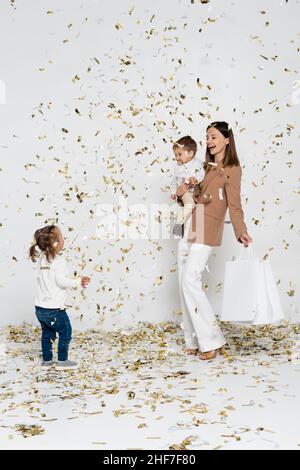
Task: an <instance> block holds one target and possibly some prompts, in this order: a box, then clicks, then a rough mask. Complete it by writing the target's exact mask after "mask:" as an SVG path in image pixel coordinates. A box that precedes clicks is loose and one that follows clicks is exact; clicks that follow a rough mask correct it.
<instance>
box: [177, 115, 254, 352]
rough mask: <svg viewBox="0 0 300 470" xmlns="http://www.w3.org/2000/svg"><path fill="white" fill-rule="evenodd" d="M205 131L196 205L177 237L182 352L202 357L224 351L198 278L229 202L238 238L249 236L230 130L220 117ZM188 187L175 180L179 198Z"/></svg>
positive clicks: (218, 242) (218, 240)
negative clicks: (199, 352) (205, 143)
mask: <svg viewBox="0 0 300 470" xmlns="http://www.w3.org/2000/svg"><path fill="white" fill-rule="evenodd" d="M206 131H207V135H206V142H207V148H206V156H205V163H204V169H205V176H204V179H203V180H202V181H201V182H200V183H199V185H198V187H197V188H196V190H195V193H194V200H195V203H196V206H195V208H194V209H193V212H192V216H191V217H190V219H189V220H188V222H187V224H186V226H185V227H184V229H185V234H184V237H183V238H182V239H181V240H180V241H179V243H178V280H179V294H180V300H181V306H182V313H183V330H184V339H185V344H186V348H187V349H186V352H187V354H197V353H198V350H200V351H201V354H200V359H203V360H207V359H212V358H214V357H216V355H217V353H218V352H224V345H225V343H226V341H225V338H224V336H223V334H222V332H221V330H220V328H219V326H218V324H217V321H216V317H215V315H214V313H213V310H212V308H211V306H210V303H209V302H208V299H207V297H206V295H205V293H204V291H203V289H202V285H201V278H202V274H203V270H204V268H205V266H206V264H207V261H208V258H209V256H210V254H211V252H212V249H213V247H214V246H220V245H221V242H222V235H223V229H224V222H225V215H226V211H227V208H229V215H230V220H231V223H232V225H233V228H234V232H235V236H236V239H237V241H238V242H240V243H243V245H244V246H246V247H247V246H248V245H249V243H251V242H252V239H251V237H250V236H249V235H248V233H247V227H246V225H245V222H244V214H243V209H242V206H241V197H240V188H241V176H242V170H241V167H240V163H239V159H238V156H237V152H236V148H235V142H234V137H233V132H232V130H231V129H230V128H229V126H228V123H227V122H223V121H217V122H213V123H211V124H210V125H209V126H208V127H207V130H206ZM186 191H187V186H186V185H185V184H182V185H181V186H179V188H178V191H177V197H178V202H179V201H180V199H181V197H182V196H183V194H184V193H185V192H186Z"/></svg>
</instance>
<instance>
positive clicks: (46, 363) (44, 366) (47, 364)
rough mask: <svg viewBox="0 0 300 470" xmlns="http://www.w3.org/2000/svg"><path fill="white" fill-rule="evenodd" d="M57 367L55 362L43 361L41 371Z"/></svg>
mask: <svg viewBox="0 0 300 470" xmlns="http://www.w3.org/2000/svg"><path fill="white" fill-rule="evenodd" d="M54 365H55V361H43V362H42V363H41V369H51V367H53V366H54Z"/></svg>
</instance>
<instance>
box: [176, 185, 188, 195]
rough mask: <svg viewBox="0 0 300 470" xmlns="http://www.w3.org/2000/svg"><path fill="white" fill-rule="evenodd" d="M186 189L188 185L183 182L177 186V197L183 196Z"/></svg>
mask: <svg viewBox="0 0 300 470" xmlns="http://www.w3.org/2000/svg"><path fill="white" fill-rule="evenodd" d="M187 189H188V185H187V184H185V183H182V184H181V185H180V186H178V188H177V196H178V197H181V196H183V195H184V194H185V193H186V192H187Z"/></svg>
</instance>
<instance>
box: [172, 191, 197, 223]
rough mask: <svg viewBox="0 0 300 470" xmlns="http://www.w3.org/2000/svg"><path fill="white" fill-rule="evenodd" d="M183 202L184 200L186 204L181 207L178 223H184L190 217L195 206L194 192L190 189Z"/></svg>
mask: <svg viewBox="0 0 300 470" xmlns="http://www.w3.org/2000/svg"><path fill="white" fill-rule="evenodd" d="M182 202H183V204H184V206H183V207H181V208H180V209H181V211H180V212H179V213H178V214H177V217H176V224H183V223H184V222H185V221H186V220H187V219H188V217H189V216H190V214H191V213H192V210H193V208H194V206H195V201H194V198H193V193H191V192H190V191H187V192H186V193H185V194H184V195H183V196H182Z"/></svg>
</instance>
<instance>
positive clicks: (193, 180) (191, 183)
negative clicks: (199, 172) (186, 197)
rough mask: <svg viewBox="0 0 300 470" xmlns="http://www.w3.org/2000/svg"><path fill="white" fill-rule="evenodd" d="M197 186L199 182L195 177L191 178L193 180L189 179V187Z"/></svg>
mask: <svg viewBox="0 0 300 470" xmlns="http://www.w3.org/2000/svg"><path fill="white" fill-rule="evenodd" d="M196 184H198V180H197V179H196V178H195V177H194V176H191V178H190V179H189V185H190V186H194V185H196Z"/></svg>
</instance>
